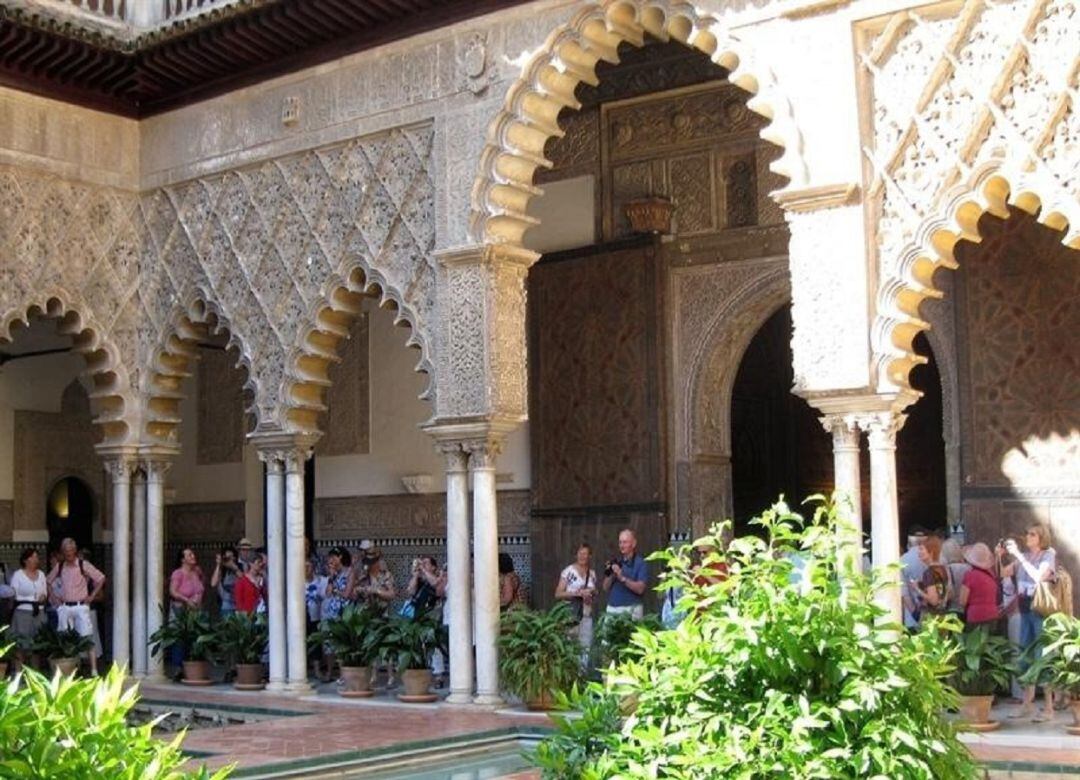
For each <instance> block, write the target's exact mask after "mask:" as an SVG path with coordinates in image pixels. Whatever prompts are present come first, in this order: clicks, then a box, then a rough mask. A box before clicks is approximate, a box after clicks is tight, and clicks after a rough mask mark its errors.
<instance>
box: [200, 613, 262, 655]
mask: <svg viewBox="0 0 1080 780" xmlns="http://www.w3.org/2000/svg"><path fill="white" fill-rule="evenodd" d="M214 632H215V634H216V636H215V639H214V642H213V644H214V645H215V655H216V657H215V658H214V660H215V661H220V662H222V663H225V664H228V665H229V666H235V665H236V664H257V663H259V662H260V661H261V660H262V655H263V651H264V650H266V643H267V641H268V639H269V636H270V627H269V625H268V624H267V622H266V618H265V617H264V616H263V615H249V614H247V613H246V612H234V613H233V614H231V615H228V616H226V617H224V618H222V619H221V620H220V621H219V622H218V624H217V625H216V626H215V627H214Z"/></svg>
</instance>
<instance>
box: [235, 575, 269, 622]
mask: <svg viewBox="0 0 1080 780" xmlns="http://www.w3.org/2000/svg"><path fill="white" fill-rule="evenodd" d="M262 597H263V589H262V587H261V586H259V585H256V584H255V583H254V582H252V581H251V578H250V577H248V576H247V575H246V574H245V575H244V576H243V577H240V578H239V579H237V580H236V584H235V585H234V586H233V604H234V605H235V606H236V611H237V612H247V613H248V614H250V613H252V612H254V611H255V608H256V607H257V606H259V601H260V600H261V599H262Z"/></svg>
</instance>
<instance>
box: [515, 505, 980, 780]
mask: <svg viewBox="0 0 1080 780" xmlns="http://www.w3.org/2000/svg"><path fill="white" fill-rule="evenodd" d="M755 522H756V524H757V526H758V527H759V529H760V531H761V532H762V533H761V536H762V537H763V538H758V537H756V536H755V537H744V538H740V539H736V540H734V541H732V542H731V543H730V545H728V547H727V550H726V551H724V552H712V553H709V555H708V556H707V557H706V560H705V561H704V562H703V564H704V565H705V566H712V565H715V564H718V563H719V562H723V563H724V564H726V566H727V570H728V576H727V578H726V579H723V580H722V581H715V580H716V579H717V578H712V579H713V580H714V581H710V582H700V581H699V583H695V582H694V569H693V564H692V559H691V554H690V552H691V549H690V547H684V548H682V549H680V550H678V551H677V552H675V553H663V554H659V555H657V556H654V557H657V558H660V559H665V560H667V562H668V565H669V568H670V572H671V573H670V575H669V576H668V578H667V581H666V583H665V586H668V587H670V586H676V585H677V586H679V587H681V588H683V596H682V598H681V600H680V602H679V607H680V609H681V611H682V612H683V613H684V614H685V615H686V618H685V619H684V620H683V621H682V623H681V624H680V625H679V626H678V627H677V628H675V629H672V630H668V631H648V630H645V631H639V632H637V633H636V634H635V635H634V637H633V639H632V640H631V641H632V644H633V646H634V648H635V651H634V652H632V653H630V654H628V655H624V656H623V659H622V661H621V662H620V663H619V664H618V665H617V666H615V667H614V668H613V669H611V670H609V671H608V672H607V673H606V674H605V680H604V682H602V683H593V684H591V685H590V686H589V688H588V689H587V690H586V691H585V692H584V693H583V694H582V695H581V696H579V697H578V698H577V700H576V701H575V702H574V703H575V704H576V706H577V707H578V708H580V709H581V710H582V711H583V713H584V715H583V717H582V718H581V720H579V721H576V722H574V721H572V720H571V719H568V718H562V719H561V720H560V721H557V727H558V734H557V735H556V736H555V737H553V738H552V739H549V740H548V741H546V742H545V743H544V744H543V745H541V746H540V747H539V748H538V749H537V751H536V752H535V754H534V760H535V762H536V764H537V765H538V766H540V767H541V768H542V769H543V773H544V776H545V777H547V778H556V777H558V778H562V779H563V780H565V779H566V778H586V779H587V780H600V778H604V779H605V780H607V779H609V778H688V779H693V778H703V779H704V778H721V777H722V778H740V779H743V780H750V779H752V778H778V777H782V778H881V779H884V778H890V779H892V778H905V780H923V779H925V780H933V779H936V778H946V777H947V778H950V779H954V778H955V779H957V780H959V779H961V778H974V777H976V776H977V771H976V767H975V764H974V762H973V760H972V758H971V756H970V754H969V753H968V751H967V750H966V748H964V747H963V745H961V743H960V742H959V741H958V740H957V739H956V734H955V730H954V727H953V726H952V725H951V724H950V723H949V722H948V721H947V720H945V719H944V718H943V717H942V712H943V711H944V710H946V709H949V708H952V707H954V706H955V705H956V702H957V698H956V693H955V691H953V690H952V689H951V688H950V687H948V685H947V684H946V682H945V679H946V678H947V676H948V675H949V674H950V672H951V671H952V668H951V661H952V656H953V655H954V654H955V652H956V647H955V644H954V643H953V642H952V641H951V638H950V636H949V635H948V633H947V632H941V631H924V632H922V633H919V634H916V635H910V636H909V635H907V634H905V633H904V632H903V630H902V629H901V628H900V627H899V626H897V625H895V624H892V623H890V622H888V621H887V620H886V619H885V612H884V611H883V610H882V609H881V608H880V607H879V606H878V605H877V604H875V603H874V598H873V597H874V592H875V589H876V588H877V587H878V583H877V582H876V581H875V579H874V575H871V577H869V578H868V577H864V576H863V575H861V574H856V573H855V572H854V571H852V570H851V569H850V568H847V569H845V568H844V567H842V566H841V565H839V564H838V563H837V561H838V560H846V561H851V560H852V558H851V556H846V557H844V558H838V556H837V542H836V540H837V539H839V538H842V537H845V536H846V538H850V532H849V531H848V530H847V529H842V528H840V527H839V525H840V524H839V522H838V520H837V518H836V515H835V512H834V511H833V509H832V508H831V507H829V506H827V505H824V504H822V505H821V506H820V507H819V508H818V510H817V512H816V513H815V517H814V521H813V522H811V523H808V524H805V525H804V524H803V521H802V519H801V518H800V517H799V516H797V515H795V514H793V513H791V512H790V511H789V510H788V508H787V507H786V505H784V504H778V505H777V506H775V507H773V508H772V509H771V510H770V511H768V512H765V513H764V514H763V515H762V516H761V517H760V518H758V519H757V520H756V521H755ZM724 531H725V529H724V528H722V527H717V528H714V529H713V533H712V534H711V535H710V536H709V537H707V538H705V539H700V540H698V541H696V542H695V543H694V545H693V546H694V547H699V546H702V545H705V546H707V547H709V548H710V549H713V550H716V551H723V550H724V546H725V544H724V538H723V537H724ZM841 532H843V533H841ZM847 566H850V564H847ZM662 587H664V586H662ZM613 725H614V727H613Z"/></svg>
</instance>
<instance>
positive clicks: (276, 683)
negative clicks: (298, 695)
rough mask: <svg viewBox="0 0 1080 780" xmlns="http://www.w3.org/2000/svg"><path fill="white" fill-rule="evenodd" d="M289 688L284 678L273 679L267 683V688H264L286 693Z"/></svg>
mask: <svg viewBox="0 0 1080 780" xmlns="http://www.w3.org/2000/svg"><path fill="white" fill-rule="evenodd" d="M287 688H288V683H286V682H285V681H284V680H271V681H270V682H268V683H267V684H266V688H264V689H263V690H267V691H273V692H275V693H285V691H286V690H287Z"/></svg>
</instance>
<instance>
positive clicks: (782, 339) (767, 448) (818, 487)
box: [731, 304, 832, 534]
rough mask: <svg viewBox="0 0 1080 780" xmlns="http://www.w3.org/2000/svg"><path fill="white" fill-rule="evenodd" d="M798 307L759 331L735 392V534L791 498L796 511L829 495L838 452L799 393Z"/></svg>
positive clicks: (737, 378)
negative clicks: (795, 364) (795, 369)
mask: <svg viewBox="0 0 1080 780" xmlns="http://www.w3.org/2000/svg"><path fill="white" fill-rule="evenodd" d="M792 381H793V373H792V367H791V305H790V304H788V305H785V306H783V307H782V308H780V309H779V310H778V311H777V312H776V313H775V314H773V315H772V316H771V317H769V319H768V320H766V322H765V323H764V324H763V325H762V326H761V327H760V328H759V329H758V331H757V333H756V334H755V335H754V337H753V339H752V340H751V341H750V345H749V346H748V347H747V349H746V352H745V353H744V354H743V357H742V361H741V362H740V363H739V369H738V373H737V374H736V375H735V385H734V388H733V390H732V394H731V479H732V498H733V507H734V511H733V515H734V522H735V533H736V534H740V533H745V532H752V531H753V528H752V527H750V526H748V525H747V521H748V520H749V519H750V518H752V517H753V516H754V515H756V514H759V513H760V512H761V511H762V510H763V509H766V508H767V507H769V506H771V505H772V504H773V502H775V501H776V499H777V498H778V497H779V496H780V495H781V494H783V495H784V497H785V498H786V499H787V501H788V503H789V505H791V506H792V508H797V506H798V503H799V502H801V501H802V500H803V499H804V498H805V497H806V496H808V495H811V494H814V493H819V492H827V491H828V489H829V485H830V484H831V482H832V474H831V472H830V470H829V466H830V463H831V461H830V454H829V451H828V449H827V448H825V447H824V446H823V444H822V442H823V437H822V435H821V423H820V422H818V415H817V413H816V412H815V411H814V410H813V409H812V408H811V407H810V406H809V404H807V403H806V402H805V401H804V400H803V399H801V398H799V397H798V396H795V395H793V394H792V392H791V386H792Z"/></svg>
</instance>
